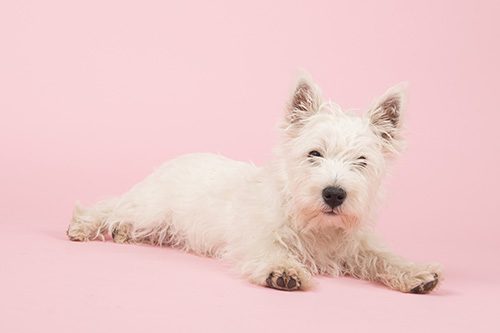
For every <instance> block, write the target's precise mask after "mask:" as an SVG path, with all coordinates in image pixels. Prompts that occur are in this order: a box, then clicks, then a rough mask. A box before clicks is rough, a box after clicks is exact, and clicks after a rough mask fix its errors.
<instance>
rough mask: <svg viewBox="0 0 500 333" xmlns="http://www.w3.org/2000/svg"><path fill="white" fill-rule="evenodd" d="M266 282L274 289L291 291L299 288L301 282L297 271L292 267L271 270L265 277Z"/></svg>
mask: <svg viewBox="0 0 500 333" xmlns="http://www.w3.org/2000/svg"><path fill="white" fill-rule="evenodd" d="M266 284H267V286H268V287H271V288H274V289H279V290H286V291H293V290H298V289H300V287H301V284H302V282H301V279H300V278H299V275H298V274H297V271H296V270H295V269H293V268H292V269H279V270H275V271H273V272H271V273H270V274H269V276H268V277H267V279H266Z"/></svg>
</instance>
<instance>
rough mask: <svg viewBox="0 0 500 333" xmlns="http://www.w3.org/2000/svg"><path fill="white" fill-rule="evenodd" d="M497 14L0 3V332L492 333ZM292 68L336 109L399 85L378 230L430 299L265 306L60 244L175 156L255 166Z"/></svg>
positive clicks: (354, 285) (446, 7) (347, 293)
mask: <svg viewBox="0 0 500 333" xmlns="http://www.w3.org/2000/svg"><path fill="white" fill-rule="evenodd" d="M499 3H500V2H498V1H414V2H412V3H410V2H401V1H316V2H315V1H301V2H298V1H273V2H270V1H252V2H247V3H242V2H237V1H198V2H194V1H178V2H174V1H149V0H148V1H123V0H122V1H112V0H105V1H103V0H101V1H96V0H88V1H79V2H76V1H63V0H61V1H56V0H46V1H24V0H17V1H13V0H12V1H9V0H7V1H2V2H1V3H0V112H1V115H2V117H1V121H0V142H1V146H2V149H1V155H0V165H1V172H0V184H1V189H0V200H1V202H2V204H1V205H0V224H1V226H0V227H1V229H0V291H1V295H2V296H0V331H2V332H16V331H22V332H24V331H26V332H27V331H33V330H35V329H36V330H38V331H43V329H45V331H48V330H47V329H48V328H52V329H53V331H59V330H61V331H67V329H70V328H71V330H72V331H74V332H77V331H82V332H83V331H92V332H98V331H100V330H102V331H125V330H126V329H130V330H131V331H137V330H138V329H141V330H144V331H146V330H153V329H155V330H157V329H162V330H171V331H174V332H175V331H180V330H179V329H180V327H181V326H183V327H184V328H185V330H187V331H191V330H198V331H199V330H202V329H205V330H210V329H213V330H214V331H224V330H226V331H232V332H236V331H237V329H239V328H240V327H241V326H243V329H244V330H248V331H251V332H256V331H268V330H277V329H281V328H283V327H287V330H292V331H294V330H301V329H315V330H319V329H323V330H326V329H328V330H332V331H335V330H338V329H339V328H350V329H352V330H363V329H364V330H368V329H374V328H380V329H382V328H386V329H388V330H401V329H405V330H406V331H412V330H415V331H421V330H422V329H426V330H427V331H433V330H434V331H444V330H445V329H446V331H449V330H450V329H455V330H458V329H463V330H464V331H466V332H469V331H470V330H471V329H476V330H478V331H495V329H498V322H497V321H495V320H494V318H495V317H496V312H495V311H496V310H495V309H494V308H493V306H497V305H498V297H499V296H500V294H499V291H500V286H499V279H498V276H499V273H500V268H499V265H498V264H494V262H497V263H498V252H499V250H500V246H499V241H498V235H499V232H500V227H499V226H498V223H497V221H498V217H497V215H498V214H497V212H496V208H497V207H498V198H499V195H498V193H497V192H498V189H499V188H500V181H499V176H498V168H499V165H498V163H499V157H498V154H499V153H500V140H499V139H500V135H499V128H498V122H499V121H500V115H499V114H500V110H499V107H498V105H499V102H498V96H499V93H500V91H499V88H498V87H499V84H498V77H499V74H500V65H499V60H498V59H500V46H499V40H500V24H499V23H498V22H499V21H498V15H499V13H500V5H499ZM300 68H303V69H306V70H308V71H309V72H310V73H311V74H312V76H313V77H314V78H315V79H316V81H317V82H318V83H319V84H320V86H321V87H322V88H323V91H324V94H325V96H328V97H331V98H332V99H333V100H335V101H336V102H338V103H339V104H341V105H343V106H344V107H347V108H351V107H352V108H356V109H363V108H365V107H366V106H367V105H369V104H370V102H371V101H372V99H373V98H374V97H376V96H378V95H379V94H381V93H383V92H384V91H385V89H386V88H388V87H389V86H390V85H392V84H394V83H397V82H399V81H403V80H406V81H408V82H409V84H410V86H409V89H410V96H409V97H410V100H409V105H408V112H407V118H406V125H407V140H408V143H409V144H408V149H407V151H406V152H405V154H404V155H403V156H402V158H401V159H400V160H399V161H398V162H397V163H396V165H395V167H394V171H393V175H392V177H391V178H390V180H389V183H388V197H387V201H386V204H385V205H384V207H383V208H382V214H381V221H380V223H379V230H380V233H381V234H382V235H383V236H384V237H385V238H386V239H387V242H388V244H390V246H391V247H392V248H394V249H395V250H396V251H398V252H399V253H401V254H403V255H406V256H408V257H411V258H413V259H415V260H432V261H439V262H441V263H442V264H443V265H444V268H445V272H446V276H447V279H446V281H445V282H444V283H443V285H442V287H441V288H440V290H439V291H438V292H437V293H435V294H434V295H430V296H423V297H422V296H415V295H404V294H399V293H396V292H391V291H388V290H386V289H384V288H381V287H379V286H375V285H372V284H368V283H365V282H360V281H354V280H352V279H347V278H342V279H336V280H331V279H328V278H321V279H319V281H318V285H317V287H316V289H315V290H314V291H312V292H309V293H295V294H292V293H280V292H275V291H272V290H269V289H263V288H256V287H253V286H250V285H248V284H247V283H246V282H244V281H241V280H239V279H237V278H236V277H234V276H232V275H231V274H230V273H229V272H228V270H227V267H225V266H224V265H222V264H221V263H218V262H216V261H213V260H209V259H204V258H197V257H194V256H190V255H186V254H183V253H180V252H178V251H175V250H170V249H158V248H149V247H144V246H119V245H116V244H112V243H98V242H94V243H91V244H77V243H71V242H69V241H67V240H66V239H65V235H64V231H65V228H66V225H67V223H68V219H69V216H70V214H71V209H72V205H73V203H74V202H75V200H77V199H78V200H82V201H83V202H84V203H91V202H92V201H94V200H96V199H98V198H101V197H103V196H106V195H110V194H118V193H121V192H123V191H124V190H126V189H127V188H128V187H129V186H130V185H132V184H133V183H135V182H136V181H138V180H139V179H141V178H142V177H144V176H145V175H147V174H148V173H149V172H150V171H151V170H152V169H153V168H154V167H155V166H158V165H159V164H160V163H161V162H162V161H164V160H166V159H168V158H171V157H173V156H175V155H178V154H180V153H185V152H195V151H209V152H219V153H222V154H225V155H227V156H229V157H233V158H236V159H243V160H251V161H254V162H255V163H263V162H264V161H266V160H268V159H269V157H270V151H271V147H272V145H273V144H274V143H275V142H276V138H277V135H276V130H275V124H276V123H277V121H278V120H279V118H280V117H281V116H282V114H283V106H284V103H285V99H286V97H287V93H288V91H289V89H290V87H291V85H292V82H293V80H294V77H295V75H296V73H297V71H298V69H300ZM495 325H496V327H495ZM41 329H42V330H41Z"/></svg>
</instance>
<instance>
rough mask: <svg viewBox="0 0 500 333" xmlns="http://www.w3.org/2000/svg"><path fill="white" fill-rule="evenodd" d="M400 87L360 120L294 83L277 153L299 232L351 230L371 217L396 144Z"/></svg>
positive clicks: (401, 100) (310, 85)
mask: <svg viewBox="0 0 500 333" xmlns="http://www.w3.org/2000/svg"><path fill="white" fill-rule="evenodd" d="M403 108H404V87H403V86H402V85H398V86H396V87H393V88H391V89H389V90H388V91H387V92H386V93H385V94H384V95H383V96H382V97H381V98H379V99H378V100H377V102H376V103H374V104H373V106H372V107H370V108H369V110H368V111H367V112H366V113H365V114H364V115H362V116H356V115H352V114H348V113H345V112H343V111H342V110H341V109H340V107H339V106H337V105H335V104H333V103H331V102H326V103H325V102H323V100H322V98H321V96H320V93H319V90H318V88H317V87H316V86H315V84H314V83H312V82H311V81H310V80H308V79H301V80H299V82H298V84H297V86H296V88H295V89H294V92H293V94H292V96H291V98H290V102H289V105H288V108H287V114H286V117H285V121H284V124H283V126H282V130H283V134H284V135H283V137H284V141H283V143H282V145H281V146H280V149H279V155H280V161H281V163H282V166H283V169H282V170H283V172H284V173H285V175H284V176H285V178H286V185H285V191H286V192H287V197H288V198H289V203H288V206H289V207H290V209H291V214H293V215H295V216H297V217H298V219H297V220H298V221H301V223H304V225H303V227H304V228H317V227H322V226H330V225H333V226H337V227H340V228H345V229H349V228H353V227H356V226H358V225H360V222H361V221H364V220H367V219H370V217H371V214H372V211H373V208H374V206H375V203H376V201H377V199H378V192H379V187H380V183H381V179H382V177H383V175H384V173H385V168H386V162H387V160H388V159H390V157H391V156H393V155H394V153H395V152H397V151H398V149H399V147H400V146H401V143H402V141H401V113H402V111H403Z"/></svg>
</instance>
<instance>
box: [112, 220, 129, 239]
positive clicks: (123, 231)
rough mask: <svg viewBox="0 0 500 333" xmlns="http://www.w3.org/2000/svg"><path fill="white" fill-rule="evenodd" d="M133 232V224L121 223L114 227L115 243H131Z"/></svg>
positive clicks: (113, 236)
mask: <svg viewBox="0 0 500 333" xmlns="http://www.w3.org/2000/svg"><path fill="white" fill-rule="evenodd" d="M131 234H132V226H131V225H130V224H127V223H121V224H118V225H116V226H115V227H113V229H112V231H111V237H112V238H113V242H115V243H130V242H131V239H132V237H131Z"/></svg>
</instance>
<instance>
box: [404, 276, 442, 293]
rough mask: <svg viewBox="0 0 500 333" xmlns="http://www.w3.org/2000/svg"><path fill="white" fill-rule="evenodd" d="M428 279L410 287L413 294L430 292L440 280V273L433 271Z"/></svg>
mask: <svg viewBox="0 0 500 333" xmlns="http://www.w3.org/2000/svg"><path fill="white" fill-rule="evenodd" d="M430 275H431V276H428V277H427V279H426V280H424V281H423V282H420V283H419V284H418V285H417V286H415V287H413V288H411V289H410V293H412V294H427V293H430V292H431V291H432V290H433V289H434V288H435V287H436V286H437V284H438V282H439V275H438V274H437V273H431V274H430Z"/></svg>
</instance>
